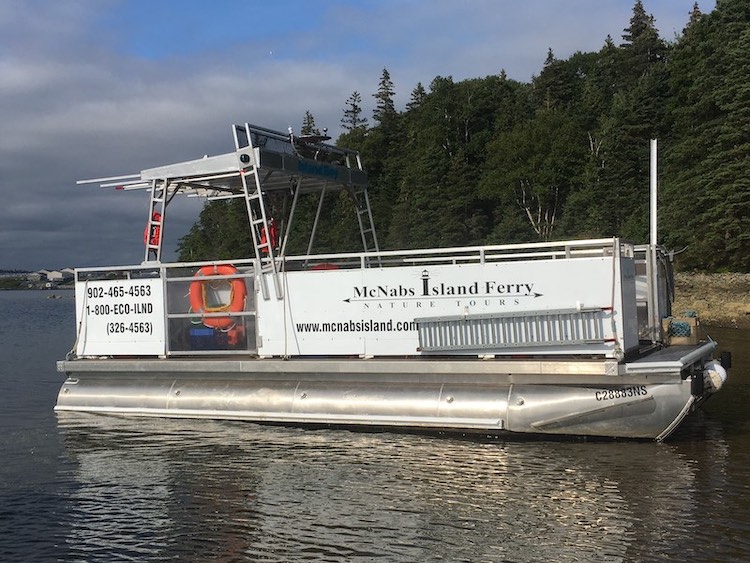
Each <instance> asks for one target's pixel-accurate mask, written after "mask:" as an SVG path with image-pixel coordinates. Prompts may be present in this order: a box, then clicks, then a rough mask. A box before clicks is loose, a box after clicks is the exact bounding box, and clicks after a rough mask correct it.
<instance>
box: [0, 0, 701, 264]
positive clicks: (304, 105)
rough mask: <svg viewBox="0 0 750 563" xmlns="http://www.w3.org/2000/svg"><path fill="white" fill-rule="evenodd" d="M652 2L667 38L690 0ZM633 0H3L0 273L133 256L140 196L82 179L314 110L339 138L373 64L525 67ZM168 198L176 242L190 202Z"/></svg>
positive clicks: (593, 29)
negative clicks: (347, 109) (241, 127)
mask: <svg viewBox="0 0 750 563" xmlns="http://www.w3.org/2000/svg"><path fill="white" fill-rule="evenodd" d="M653 3H654V4H655V6H654V8H655V9H656V8H659V9H661V10H662V14H661V15H657V26H659V28H660V29H662V30H664V29H665V28H666V29H667V30H668V32H667V33H666V34H665V35H669V36H671V35H673V31H672V30H680V29H682V27H684V24H685V22H686V21H687V13H688V12H689V10H690V8H691V7H692V0H685V1H684V2H682V3H683V4H684V6H683V7H681V8H679V9H677V8H674V7H672V8H667V7H665V6H664V3H658V4H657V3H656V2H653ZM679 3H680V2H675V3H674V4H679ZM648 4H649V3H648V2H647V6H646V8H647V9H649V6H648ZM671 4H672V3H670V5H671ZM702 7H703V10H704V11H709V10H710V9H711V8H712V6H702ZM631 10H632V4H629V3H628V2H623V1H622V0H576V1H575V2H569V1H565V2H563V1H562V0H538V1H536V2H498V1H496V0H467V1H466V2H462V3H456V2H455V1H447V0H430V1H425V0H416V1H404V0H385V1H382V2H380V1H378V2H376V1H374V0H371V1H365V2H360V3H356V4H355V3H352V2H346V1H344V0H337V1H334V0H332V1H330V2H325V3H312V2H286V3H285V2H281V3H262V4H261V3H252V2H246V1H239V0H222V1H220V2H216V3H205V2H199V1H197V0H184V1H183V2H181V3H180V9H179V10H175V9H174V4H173V3H169V2H164V3H153V2H152V1H151V0H148V1H147V0H129V1H127V2H124V1H119V0H66V2H58V1H56V0H28V1H26V2H14V1H12V0H0V76H2V80H1V81H0V193H1V194H2V205H0V269H1V268H27V269H38V268H42V267H51V268H58V267H66V266H76V265H81V266H82V265H105V264H110V263H112V264H125V263H137V262H140V261H141V260H142V259H143V246H142V234H143V227H144V225H145V221H146V216H147V211H148V210H147V200H148V198H147V197H146V195H145V194H144V193H139V192H116V193H115V192H114V191H113V190H102V189H100V188H98V187H95V186H91V185H82V186H77V185H76V184H75V182H76V180H79V179H84V178H92V177H101V176H114V175H120V174H128V173H134V172H138V171H140V170H141V169H143V168H149V167H152V166H158V165H163V164H168V163H170V162H176V161H181V160H188V159H191V158H199V157H201V156H203V155H204V154H217V153H223V152H228V151H230V150H232V136H231V129H230V126H231V124H232V123H244V122H245V121H250V122H251V123H256V124H258V125H263V126H267V127H271V128H275V129H280V130H282V131H283V130H286V128H287V127H288V126H290V125H291V126H293V127H294V128H295V129H299V127H300V125H301V122H302V118H303V116H304V113H305V111H307V110H309V111H311V112H312V114H313V115H314V116H315V119H316V123H317V125H318V126H319V127H328V128H329V130H330V131H331V133H332V134H333V135H334V136H336V135H338V133H339V131H340V130H339V127H340V119H341V116H342V112H343V109H344V105H345V102H346V99H347V98H348V97H349V95H350V94H351V93H352V92H353V91H355V90H356V91H359V92H360V93H361V94H362V98H363V101H364V106H365V110H366V111H369V110H371V109H372V104H373V102H374V100H373V98H372V94H373V93H374V92H375V91H376V90H377V87H378V81H379V78H380V74H381V71H382V69H383V68H388V69H389V71H390V73H391V76H392V78H393V80H394V83H395V86H396V102H397V106H398V107H403V105H404V104H405V103H406V101H407V100H408V98H409V95H410V92H411V90H412V89H413V88H414V86H416V84H417V82H422V83H423V84H424V85H425V86H427V85H428V84H429V82H430V81H431V80H432V79H433V78H434V77H435V76H437V75H441V76H453V77H454V79H456V80H461V79H464V78H469V77H477V76H486V75H488V74H497V73H499V72H500V70H501V69H506V71H507V72H508V74H509V76H511V78H516V79H518V80H524V81H525V80H529V79H530V77H531V76H532V75H533V74H534V73H538V72H539V70H540V69H541V65H542V63H543V61H544V58H545V56H546V53H547V48H548V47H551V48H552V49H553V50H554V51H555V54H556V55H557V56H558V57H559V58H565V57H567V56H569V55H570V54H572V53H573V52H574V51H575V50H583V51H587V50H596V49H598V48H599V47H600V46H601V45H602V44H603V42H604V38H605V37H606V35H607V34H611V35H612V36H613V38H614V39H615V41H619V36H620V34H621V31H622V28H624V27H625V26H626V25H627V24H628V21H629V18H630V14H631ZM144 14H146V16H147V17H145V16H144ZM662 23H663V24H664V25H665V26H666V27H662ZM176 205H177V204H175V210H178V208H177V207H176ZM179 206H180V209H179V211H183V212H184V213H185V215H184V217H183V218H182V219H175V222H174V223H171V228H167V229H166V242H167V245H168V246H169V247H170V248H174V245H175V243H176V240H177V238H179V236H181V235H184V234H185V233H186V232H187V231H188V229H189V228H190V225H191V224H192V223H193V222H194V221H195V219H196V217H197V213H198V211H199V206H198V205H197V204H196V202H195V200H191V201H189V202H187V201H185V202H182V203H180V204H179ZM170 209H172V208H170ZM176 216H177V213H174V212H173V213H171V217H173V218H174V217H176Z"/></svg>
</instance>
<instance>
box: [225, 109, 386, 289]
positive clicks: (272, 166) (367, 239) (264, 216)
mask: <svg viewBox="0 0 750 563" xmlns="http://www.w3.org/2000/svg"><path fill="white" fill-rule="evenodd" d="M233 136H234V144H235V150H236V152H237V154H238V159H239V162H240V176H241V178H242V194H241V196H242V197H244V199H245V204H246V208H247V214H248V218H249V221H250V230H251V236H252V240H253V246H254V248H255V257H256V259H257V260H258V262H259V263H260V265H261V267H260V274H261V278H262V283H261V288H262V290H263V295H264V298H268V292H267V288H266V285H265V279H266V278H267V277H271V278H272V279H273V280H274V289H275V293H276V297H277V298H279V299H281V298H282V297H283V284H282V283H281V279H280V275H279V266H280V264H281V262H282V261H283V257H284V255H285V252H286V243H287V240H288V234H289V228H290V226H291V225H292V223H293V219H294V212H295V210H296V208H297V203H298V201H299V197H300V195H302V194H310V193H317V194H319V203H318V209H317V213H316V216H315V221H314V224H313V227H312V232H311V234H310V240H309V244H308V254H310V253H311V249H312V245H313V240H314V238H315V233H316V229H317V226H318V221H319V218H320V213H321V208H322V205H323V198H324V196H325V194H326V191H327V190H330V189H346V190H347V191H348V193H349V195H350V197H351V199H352V203H353V205H354V208H355V212H356V215H357V223H358V226H359V230H360V236H361V240H362V247H363V249H364V251H365V252H378V251H379V246H378V240H377V234H376V231H375V225H374V221H373V217H372V208H371V206H370V199H369V197H368V194H367V176H366V174H365V172H364V170H363V168H362V161H361V159H360V157H359V153H357V152H355V151H351V150H346V149H341V148H339V147H334V146H332V145H327V144H324V143H323V142H322V141H323V140H327V139H328V137H326V136H322V135H307V136H300V137H298V136H295V135H294V134H293V133H292V132H291V130H290V131H289V133H288V135H284V134H283V133H280V132H277V131H273V130H271V129H266V128H263V127H258V126H256V125H250V124H248V123H246V124H245V125H244V126H240V125H235V126H234V128H233ZM279 191H283V192H285V193H291V195H292V198H293V199H292V205H291V210H290V211H289V215H288V217H285V218H284V219H285V225H284V232H282V233H280V234H281V237H280V238H281V239H282V240H277V239H276V237H275V236H272V233H274V232H275V226H273V225H272V221H273V218H272V217H270V214H269V206H268V204H267V202H266V199H267V197H268V195H269V194H270V193H274V192H279ZM278 258H281V259H282V261H279V260H277V259H278Z"/></svg>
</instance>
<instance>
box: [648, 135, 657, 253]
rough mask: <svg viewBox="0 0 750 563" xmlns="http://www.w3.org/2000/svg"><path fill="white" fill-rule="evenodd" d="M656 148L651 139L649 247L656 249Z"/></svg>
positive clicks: (654, 142)
mask: <svg viewBox="0 0 750 563" xmlns="http://www.w3.org/2000/svg"><path fill="white" fill-rule="evenodd" d="M656 148H657V141H656V139H651V159H650V163H651V169H650V172H651V174H650V182H649V186H650V190H649V193H650V201H651V205H650V217H651V221H650V235H651V241H650V242H651V246H653V247H656V244H657V241H656V238H657V230H656V228H657V221H656V192H657V174H656Z"/></svg>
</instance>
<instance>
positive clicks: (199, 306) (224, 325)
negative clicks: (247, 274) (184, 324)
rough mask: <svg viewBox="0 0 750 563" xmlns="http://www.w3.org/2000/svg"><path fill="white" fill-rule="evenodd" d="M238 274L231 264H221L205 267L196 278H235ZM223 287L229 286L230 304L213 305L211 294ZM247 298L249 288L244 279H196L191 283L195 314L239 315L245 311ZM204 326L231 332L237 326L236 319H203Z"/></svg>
mask: <svg viewBox="0 0 750 563" xmlns="http://www.w3.org/2000/svg"><path fill="white" fill-rule="evenodd" d="M236 274H237V268H235V267H234V266H232V265H231V264H221V265H214V266H203V267H202V268H201V269H200V270H198V271H197V272H196V273H195V277H196V278H201V277H203V276H233V275H236ZM221 286H224V287H226V286H229V302H228V303H212V302H211V299H209V292H211V291H213V292H214V293H215V292H216V290H218V289H222V287H221ZM246 297H247V288H246V287H245V280H244V279H242V278H232V279H225V280H223V279H210V280H201V279H196V280H194V281H192V282H190V308H191V309H192V310H193V312H195V313H223V312H229V313H239V312H241V311H244V310H245V298H246ZM202 320H203V324H204V325H206V326H207V327H209V328H218V329H220V330H229V329H230V328H232V327H234V325H235V324H237V320H236V317H213V316H211V317H203V319H202Z"/></svg>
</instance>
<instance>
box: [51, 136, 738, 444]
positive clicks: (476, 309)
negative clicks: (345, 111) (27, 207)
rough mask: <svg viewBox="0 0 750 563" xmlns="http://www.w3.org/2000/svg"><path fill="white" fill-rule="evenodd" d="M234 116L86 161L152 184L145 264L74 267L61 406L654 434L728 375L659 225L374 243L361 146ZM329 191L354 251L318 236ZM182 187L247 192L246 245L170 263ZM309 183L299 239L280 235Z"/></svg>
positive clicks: (481, 429)
mask: <svg viewBox="0 0 750 563" xmlns="http://www.w3.org/2000/svg"><path fill="white" fill-rule="evenodd" d="M232 131H233V137H234V144H235V148H234V150H233V151H232V152H229V153H226V154H221V155H218V156H211V157H205V158H202V159H199V160H191V161H186V162H180V163H176V164H171V165H166V166H161V167H158V168H151V169H147V170H143V171H141V172H140V174H135V175H132V176H127V177H114V178H105V179H98V180H91V181H89V182H97V183H100V184H102V186H104V187H118V188H122V189H143V190H145V191H146V193H148V194H149V195H150V201H149V204H148V213H147V217H148V220H147V221H148V222H147V229H148V233H149V235H148V236H146V249H145V256H144V258H145V260H144V261H143V262H142V263H141V264H138V265H134V266H116V267H107V268H81V269H78V270H76V274H75V297H76V323H77V328H76V341H75V346H74V348H73V350H71V353H70V354H69V355H68V357H67V358H66V359H65V360H64V361H60V362H59V363H58V369H59V371H61V372H64V373H65V374H66V375H67V379H66V380H65V382H64V383H63V385H62V388H61V390H60V393H59V396H58V400H57V406H56V410H57V411H84V412H92V413H107V414H113V415H133V416H161V417H195V418H212V419H235V420H248V421H255V422H261V423H263V422H273V423H285V424H300V425H308V424H312V425H343V426H357V425H366V426H375V427H401V428H408V429H431V430H432V429H434V430H438V431H455V432H476V433H484V434H499V433H502V432H508V431H509V432H525V433H537V434H567V435H588V436H611V437H628V438H652V439H656V440H662V439H664V438H665V437H667V436H668V435H669V434H670V433H671V432H672V431H673V430H674V429H675V428H676V427H677V426H678V425H679V423H680V422H681V421H682V420H683V419H684V417H685V416H686V415H687V414H688V413H689V412H690V411H691V410H694V409H695V408H697V407H698V406H699V405H700V404H701V403H702V402H703V401H705V400H706V398H707V397H708V396H710V395H711V394H712V393H713V392H715V391H716V390H718V388H719V387H720V386H721V384H722V383H723V382H724V380H725V378H726V371H725V369H724V367H723V366H722V365H721V363H720V362H719V361H717V360H714V359H713V354H714V351H715V348H716V344H715V343H714V342H713V341H710V340H708V341H702V340H700V334H699V333H700V327H699V323H698V321H697V319H695V318H692V317H688V318H684V319H676V318H673V317H672V316H671V310H670V309H671V297H670V295H671V292H672V282H671V264H670V260H669V255H668V254H666V253H665V252H664V251H663V250H662V249H661V248H659V247H658V246H657V245H656V241H655V238H656V237H655V235H653V236H652V240H651V242H650V243H649V244H646V245H642V246H636V245H633V244H631V243H628V242H625V241H623V240H620V239H618V238H612V239H600V240H579V241H564V242H553V243H537V244H514V245H497V246H476V247H465V248H464V247H462V248H440V249H425V250H407V251H383V250H380V248H379V245H378V240H377V236H376V232H375V228H374V225H373V218H372V212H371V208H370V202H369V199H368V191H367V175H366V173H365V171H364V170H363V168H362V164H361V160H360V156H359V154H358V153H357V152H355V151H351V150H346V149H342V148H339V147H336V146H332V145H330V144H327V143H326V142H325V141H326V140H328V139H327V138H325V137H320V136H312V137H301V136H296V135H294V134H292V133H291V132H290V133H289V134H284V133H281V132H277V131H273V130H269V129H265V128H262V127H257V126H254V125H249V124H245V125H234V126H233V127H232ZM652 164H653V163H652ZM652 176H653V174H652ZM653 179H654V177H652V181H653ZM334 192H339V193H340V192H345V193H347V194H348V196H349V197H350V199H351V201H352V203H353V210H354V213H355V215H356V218H357V221H358V224H359V231H360V238H361V241H360V242H361V245H362V246H361V251H359V252H349V253H336V254H313V253H312V250H311V249H312V248H313V244H314V240H315V235H316V230H317V228H318V226H319V221H318V219H319V216H320V212H321V209H322V205H323V201H324V196H326V195H328V194H331V193H334ZM177 194H187V195H198V196H203V197H206V198H208V199H209V200H212V199H226V198H239V199H242V200H244V203H245V207H246V209H247V217H248V229H249V231H250V234H251V240H252V246H253V251H254V258H251V259H238V260H232V261H227V260H219V261H211V262H199V263H164V262H162V261H161V254H162V241H163V237H162V236H161V234H162V231H163V229H164V228H165V224H166V220H167V217H168V213H167V211H168V209H167V207H168V203H169V202H170V201H171V200H172V198H173V197H174V196H175V195H177ZM305 198H308V199H309V198H311V201H312V202H314V203H313V205H312V208H313V209H314V208H317V215H316V216H315V220H314V221H311V223H312V225H306V226H304V227H305V230H304V232H305V233H306V234H305V237H307V236H308V235H309V243H308V248H307V253H306V254H304V255H297V256H292V255H287V252H286V249H287V245H288V242H289V234H290V232H291V231H292V229H293V228H294V229H302V228H303V226H301V225H297V223H296V222H295V212H296V211H298V209H299V204H300V203H301V202H302V201H303V200H304V199H305ZM654 199H655V198H654ZM282 201H283V202H285V203H286V205H281V204H280V203H279V202H282ZM316 206H317V207H316ZM283 210H286V211H285V212H284V211H283ZM272 212H273V215H274V216H273V217H272ZM280 213H281V215H280ZM652 213H653V210H652ZM297 214H298V215H299V213H297ZM300 232H303V231H300ZM358 244H359V243H358ZM675 328H676V329H678V330H675ZM727 367H728V366H727Z"/></svg>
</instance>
